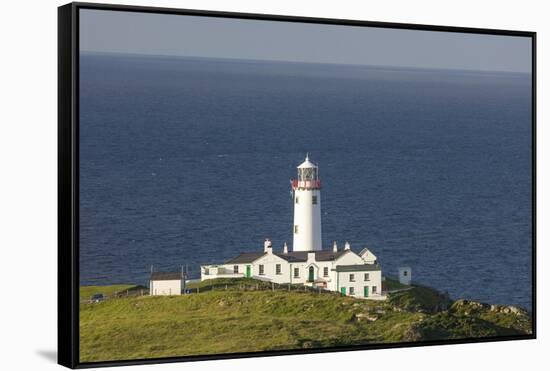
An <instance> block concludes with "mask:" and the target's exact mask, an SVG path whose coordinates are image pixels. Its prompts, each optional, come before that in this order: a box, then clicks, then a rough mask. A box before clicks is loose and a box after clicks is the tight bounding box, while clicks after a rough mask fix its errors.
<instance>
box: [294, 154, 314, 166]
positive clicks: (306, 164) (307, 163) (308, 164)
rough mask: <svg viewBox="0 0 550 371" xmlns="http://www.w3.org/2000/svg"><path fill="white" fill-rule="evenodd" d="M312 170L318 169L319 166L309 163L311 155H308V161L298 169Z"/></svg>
mask: <svg viewBox="0 0 550 371" xmlns="http://www.w3.org/2000/svg"><path fill="white" fill-rule="evenodd" d="M310 168H317V165H315V164H314V163H313V162H311V161H309V155H306V160H305V161H304V162H302V163H301V164H300V165H299V166H298V169H310Z"/></svg>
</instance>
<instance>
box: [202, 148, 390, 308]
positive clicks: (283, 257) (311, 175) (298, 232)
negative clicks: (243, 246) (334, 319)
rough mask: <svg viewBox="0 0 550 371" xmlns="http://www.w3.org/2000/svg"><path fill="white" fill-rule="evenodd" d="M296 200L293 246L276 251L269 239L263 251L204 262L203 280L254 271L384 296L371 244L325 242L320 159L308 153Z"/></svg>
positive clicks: (257, 274) (281, 281)
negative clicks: (329, 244)
mask: <svg viewBox="0 0 550 371" xmlns="http://www.w3.org/2000/svg"><path fill="white" fill-rule="evenodd" d="M292 190H293V203H294V227H293V236H294V238H293V251H288V246H287V245H286V243H285V244H284V246H283V248H282V249H281V250H280V251H278V252H277V251H273V247H272V244H271V241H270V240H269V239H266V240H265V242H264V248H263V251H258V252H245V253H241V254H239V255H238V256H236V257H234V258H232V259H229V260H228V261H226V262H225V263H223V264H217V265H203V266H201V280H207V279H213V278H222V277H223V278H231V277H251V278H255V279H260V280H265V281H270V282H275V283H279V284H303V285H307V286H312V287H319V288H322V289H325V290H330V291H336V292H340V293H342V294H343V295H348V296H354V297H358V298H369V299H384V298H385V297H384V296H383V295H382V271H381V268H380V266H379V265H378V263H377V261H376V256H375V255H374V254H373V253H372V252H371V251H370V250H369V249H367V248H364V249H363V250H362V251H361V252H359V253H357V252H354V251H353V250H351V246H350V244H349V243H347V242H346V243H345V245H344V248H343V249H339V248H338V246H337V244H336V242H334V245H333V247H332V248H331V249H327V250H323V249H322V248H321V246H322V245H321V243H322V239H321V194H320V190H321V183H320V180H319V172H318V167H317V165H315V164H313V163H312V162H310V160H309V157H306V160H305V162H304V163H302V164H301V165H300V166H298V178H297V179H296V180H292Z"/></svg>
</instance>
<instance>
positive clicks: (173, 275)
mask: <svg viewBox="0 0 550 371" xmlns="http://www.w3.org/2000/svg"><path fill="white" fill-rule="evenodd" d="M181 279H182V274H181V272H153V273H151V281H171V280H181Z"/></svg>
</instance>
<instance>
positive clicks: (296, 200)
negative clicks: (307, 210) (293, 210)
mask: <svg viewBox="0 0 550 371" xmlns="http://www.w3.org/2000/svg"><path fill="white" fill-rule="evenodd" d="M294 201H295V202H296V203H297V204H299V203H300V199H299V197H298V196H296V197H294Z"/></svg>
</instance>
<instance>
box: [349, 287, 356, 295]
mask: <svg viewBox="0 0 550 371" xmlns="http://www.w3.org/2000/svg"><path fill="white" fill-rule="evenodd" d="M349 294H350V295H355V287H350V288H349Z"/></svg>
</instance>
